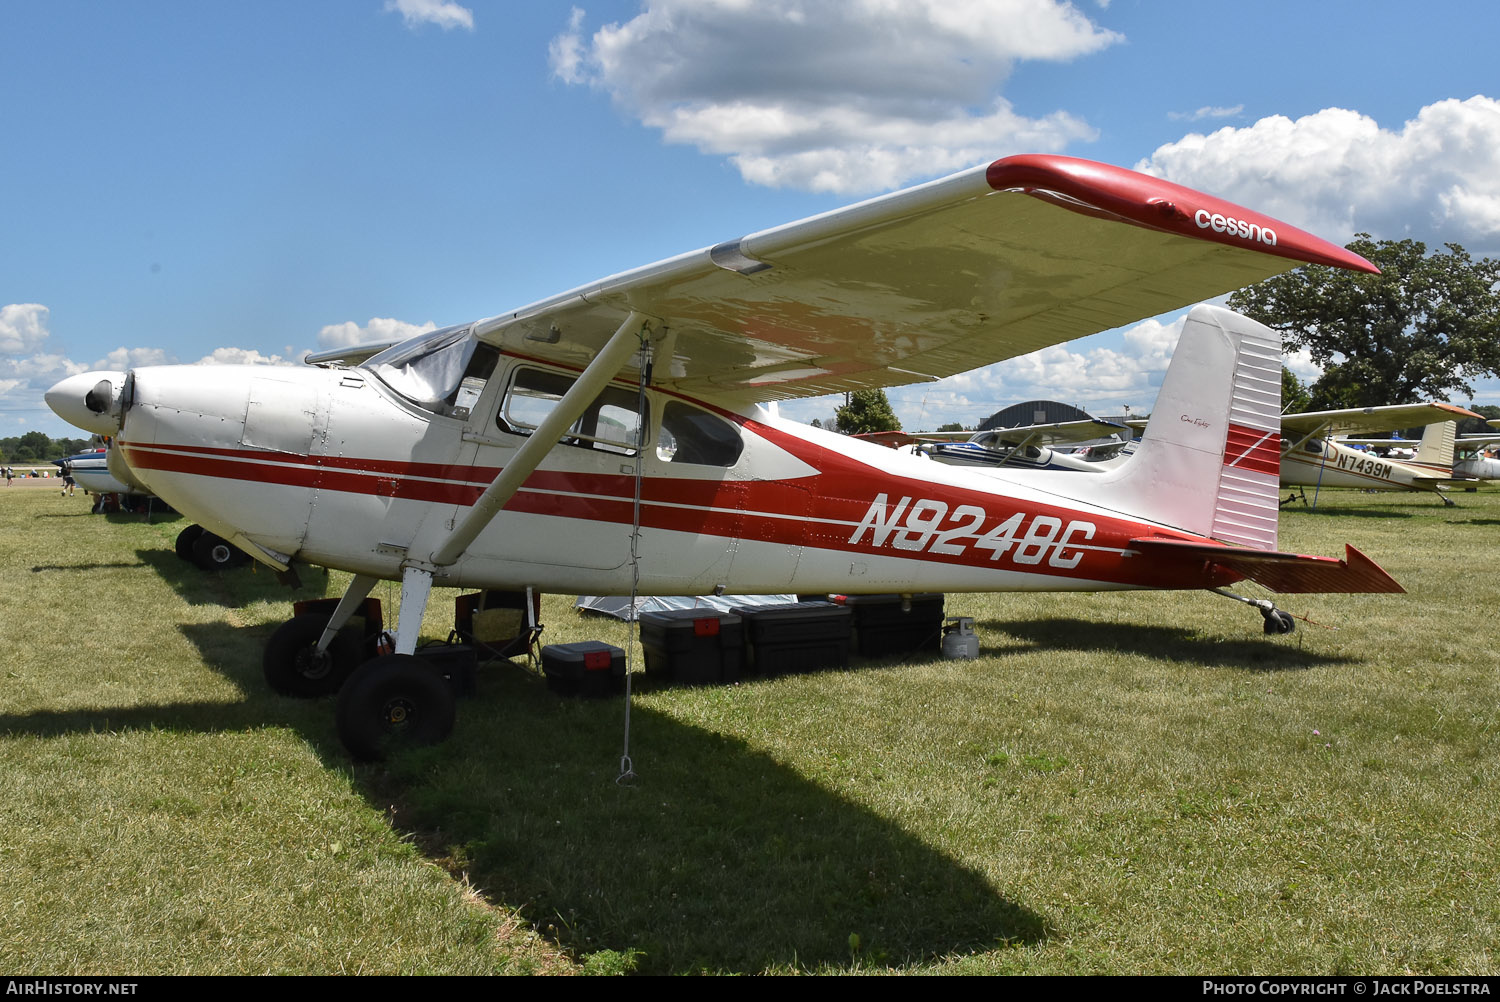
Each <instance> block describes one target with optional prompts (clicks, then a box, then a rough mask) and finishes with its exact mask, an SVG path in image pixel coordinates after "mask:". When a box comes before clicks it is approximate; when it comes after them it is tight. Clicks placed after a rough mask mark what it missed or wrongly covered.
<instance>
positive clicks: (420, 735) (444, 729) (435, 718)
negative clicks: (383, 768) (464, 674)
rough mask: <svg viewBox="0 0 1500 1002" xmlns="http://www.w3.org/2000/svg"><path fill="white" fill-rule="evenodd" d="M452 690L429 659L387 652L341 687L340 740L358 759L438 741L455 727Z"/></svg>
mask: <svg viewBox="0 0 1500 1002" xmlns="http://www.w3.org/2000/svg"><path fill="white" fill-rule="evenodd" d="M456 713H457V711H456V708H455V706H454V700H453V690H452V689H451V688H450V687H449V685H448V682H447V680H446V679H444V678H443V677H442V676H441V675H439V674H438V673H437V672H436V671H434V670H433V669H432V668H431V667H430V666H429V665H428V664H427V663H426V662H425V661H423V660H421V659H420V658H415V657H412V656H411V655H409V654H387V655H384V656H383V657H378V658H375V659H374V660H373V661H368V662H366V663H365V664H363V665H361V666H360V667H359V669H358V670H357V671H355V672H354V674H353V675H351V676H349V681H347V682H345V683H344V687H343V688H342V689H340V690H339V701H338V709H337V712H336V713H335V720H336V722H337V723H338V730H339V739H340V740H341V741H343V742H344V747H345V748H347V749H349V754H351V755H353V756H354V757H355V758H357V759H362V760H365V761H375V760H379V759H383V758H385V757H386V756H387V755H389V754H391V753H393V752H396V751H399V750H400V749H402V748H406V747H415V746H420V745H435V744H440V743H441V742H443V741H445V740H447V738H448V735H449V734H451V733H452V732H453V721H454V718H455V716H456Z"/></svg>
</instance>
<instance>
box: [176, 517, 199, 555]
mask: <svg viewBox="0 0 1500 1002" xmlns="http://www.w3.org/2000/svg"><path fill="white" fill-rule="evenodd" d="M201 535H203V526H201V525H190V526H188V527H187V528H186V529H183V530H182V531H181V532H179V533H178V534H177V555H178V556H179V557H181V558H182V559H183V560H186V561H187V562H188V563H190V564H192V563H197V560H196V559H195V558H194V557H193V544H194V543H196V542H197V541H198V537H199V536H201Z"/></svg>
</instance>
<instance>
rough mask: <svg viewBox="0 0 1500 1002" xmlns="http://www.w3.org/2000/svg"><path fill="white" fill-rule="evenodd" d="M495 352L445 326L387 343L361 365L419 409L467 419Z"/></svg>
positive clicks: (461, 330) (464, 332)
mask: <svg viewBox="0 0 1500 1002" xmlns="http://www.w3.org/2000/svg"><path fill="white" fill-rule="evenodd" d="M499 358H500V353H499V352H498V351H497V350H496V349H495V348H494V347H493V346H492V345H488V344H482V343H480V342H479V341H478V340H476V339H475V338H473V337H471V336H470V334H469V327H468V325H463V326H459V327H444V328H443V329H442V330H435V331H433V332H432V333H430V334H424V335H422V336H421V337H416V338H413V339H411V340H410V341H403V342H401V343H400V344H398V345H392V346H391V347H389V348H387V349H386V350H385V351H382V352H381V353H380V354H378V355H374V356H372V357H370V358H368V359H366V360H365V361H364V362H362V363H360V366H359V367H360V368H362V369H367V370H369V371H370V372H372V373H374V374H375V376H376V377H377V378H379V379H380V381H381V382H383V383H385V384H386V385H387V386H389V387H390V388H391V389H393V390H395V391H396V392H397V393H399V394H401V396H403V397H405V398H406V399H407V400H410V401H411V402H412V403H414V404H416V405H417V406H418V407H421V408H422V409H424V410H429V411H432V412H433V413H434V414H441V415H443V416H444V417H452V418H457V419H459V420H461V421H462V420H467V418H468V416H469V410H470V408H472V407H473V406H474V404H475V402H477V401H478V400H479V394H480V393H481V392H483V390H484V384H485V381H486V380H488V379H489V378H490V375H491V373H493V372H494V370H495V364H496V362H498V361H499Z"/></svg>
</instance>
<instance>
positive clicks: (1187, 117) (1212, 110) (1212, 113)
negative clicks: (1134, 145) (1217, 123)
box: [1167, 104, 1245, 122]
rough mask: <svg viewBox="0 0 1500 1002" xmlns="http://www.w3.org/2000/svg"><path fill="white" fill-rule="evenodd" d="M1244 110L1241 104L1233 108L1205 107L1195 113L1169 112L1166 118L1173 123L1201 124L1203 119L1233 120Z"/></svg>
mask: <svg viewBox="0 0 1500 1002" xmlns="http://www.w3.org/2000/svg"><path fill="white" fill-rule="evenodd" d="M1244 110H1245V106H1244V105H1243V104H1237V105H1235V106H1234V107H1233V108H1218V107H1214V106H1213V105H1206V106H1204V107H1202V108H1199V109H1198V110H1197V111H1169V112H1167V117H1168V118H1170V119H1171V120H1172V121H1174V122H1182V121H1186V122H1201V121H1203V120H1204V119H1205V118H1233V117H1234V116H1236V115H1238V114H1239V113H1240V112H1242V111H1244Z"/></svg>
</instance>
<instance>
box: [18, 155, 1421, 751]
mask: <svg viewBox="0 0 1500 1002" xmlns="http://www.w3.org/2000/svg"><path fill="white" fill-rule="evenodd" d="M1303 262H1316V263H1320V264H1326V265H1332V266H1336V267H1344V268H1351V269H1357V270H1363V271H1374V270H1375V269H1374V267H1373V266H1372V265H1370V264H1369V262H1367V261H1365V260H1364V259H1363V258H1361V257H1359V256H1357V255H1355V254H1352V253H1350V252H1348V251H1346V250H1344V249H1342V248H1339V247H1337V246H1334V245H1332V244H1330V243H1327V242H1325V241H1323V240H1321V239H1318V238H1317V237H1314V236H1311V235H1310V234H1307V233H1305V232H1302V231H1300V230H1297V229H1295V228H1293V227H1291V226H1288V225H1286V224H1284V223H1281V222H1278V221H1276V220H1274V219H1270V218H1268V217H1266V216H1263V215H1260V214H1258V213H1256V212H1253V211H1251V210H1248V209H1242V208H1240V207H1238V206H1235V205H1232V204H1230V203H1227V202H1224V201H1222V200H1220V199H1217V198H1213V197H1211V196H1208V195H1204V194H1200V193H1199V192H1196V191H1192V190H1190V189H1187V188H1184V187H1181V186H1178V185H1174V184H1171V183H1168V182H1165V181H1162V180H1159V179H1157V178H1152V177H1148V176H1144V175H1141V174H1137V173H1134V172H1131V171H1127V170H1123V169H1120V168H1116V167H1110V166H1106V165H1102V164H1096V163H1090V162H1087V161H1082V160H1076V159H1071V158H1065V157H1056V156H1015V157H1008V158H1005V159H1002V160H997V161H995V162H994V163H991V164H988V165H984V166H980V167H976V168H974V169H972V170H968V171H965V172H962V173H959V174H956V175H953V176H951V177H947V178H944V179H941V180H938V181H933V182H931V183H928V184H924V185H920V186H918V187H915V188H910V189H907V190H905V191H900V192H896V193H894V194H890V195H885V196H882V197H878V198H875V199H872V200H869V201H866V202H862V203H859V204H857V205H853V206H850V207H848V208H844V209H840V210H837V211H833V212H829V213H825V214H823V215H819V216H814V217H812V218H810V219H806V220H802V221H800V222H796V223H791V224H789V225H785V226H779V227H776V228H774V229H769V230H764V231H761V232H759V233H753V234H750V235H748V236H744V237H740V238H737V239H732V240H728V241H726V242H723V243H720V244H716V245H714V246H712V247H707V248H704V249H702V250H697V251H693V252H691V253H687V254H683V255H681V256H678V257H674V258H671V259H669V260H666V261H661V262H658V263H656V264H651V265H647V266H646V267H643V268H639V269H636V270H633V271H628V272H625V273H622V274H619V275H615V276H612V277H609V278H605V279H602V280H600V281H597V282H593V283H591V284H589V285H586V286H582V287H580V288H578V289H575V290H573V291H570V292H565V293H563V294H561V295H558V296H554V297H552V298H550V299H544V300H541V301H539V302H537V303H533V304H532V305H530V306H525V307H522V308H521V309H517V310H515V311H513V312H508V313H503V314H500V315H498V316H494V317H490V318H488V319H484V320H478V321H475V322H473V323H468V324H464V325H462V326H458V327H450V328H447V329H445V330H439V331H434V332H432V333H428V334H424V335H421V336H419V337H416V338H413V339H411V340H409V341H405V342H402V343H400V344H397V345H395V346H393V347H391V348H389V349H388V350H385V351H383V352H380V353H379V354H375V355H373V356H371V357H368V358H366V359H364V360H362V361H360V363H359V364H357V365H352V366H350V365H340V364H327V365H326V366H310V367H302V368H265V367H255V368H249V367H245V368H241V367H229V366H212V365H210V366H205V365H195V366H153V367H143V368H138V369H135V370H132V371H130V372H91V373H86V374H83V375H78V376H73V377H71V378H69V379H66V380H63V381H62V382H60V383H58V384H57V385H56V386H54V387H53V388H52V389H51V390H50V391H49V392H48V394H47V400H48V403H49V404H50V405H51V406H52V408H53V409H54V410H56V411H57V412H58V414H60V415H61V416H62V417H64V418H66V419H67V420H69V421H70V422H72V423H74V424H76V425H78V426H79V427H82V428H85V429H87V430H90V431H97V432H99V433H101V434H113V435H116V436H117V439H116V440H117V442H118V444H119V447H120V449H121V451H122V453H123V455H124V457H125V459H126V460H127V461H128V463H129V466H130V469H131V471H132V472H133V475H134V476H135V477H136V478H137V479H138V480H139V481H141V482H142V483H144V484H145V485H147V486H148V487H149V489H150V490H152V491H154V492H155V493H156V494H158V495H160V496H161V497H162V498H164V499H166V500H167V501H169V502H170V503H171V504H172V505H173V506H174V507H176V508H177V509H178V510H179V511H181V512H183V513H184V514H186V515H188V516H189V517H191V518H192V519H193V520H194V521H196V522H198V523H199V524H201V525H203V526H204V527H205V528H206V529H207V530H208V531H211V532H213V533H216V534H218V535H220V536H222V537H223V538H225V539H227V540H229V541H231V542H233V543H234V544H235V545H236V546H238V547H240V548H241V549H243V550H244V551H245V552H246V553H248V554H250V555H251V556H252V557H254V558H255V559H256V560H258V561H260V562H261V563H263V564H266V565H268V566H270V567H273V568H276V569H277V570H279V571H289V569H290V568H291V566H292V564H293V562H294V561H302V562H307V563H312V564H321V565H325V566H328V567H333V568H339V569H343V570H346V571H349V572H352V573H353V574H354V579H353V582H352V583H351V585H350V586H349V589H348V591H347V593H346V594H345V596H344V598H343V600H342V601H341V602H340V603H339V605H338V608H337V610H336V611H335V612H334V613H333V614H332V616H331V617H330V616H327V615H310V616H308V617H298V618H294V619H292V620H289V621H288V622H287V623H286V624H285V625H284V626H283V627H282V628H281V629H280V630H279V631H278V632H277V634H276V635H275V636H274V637H273V638H272V640H271V642H270V643H269V644H268V647H267V656H266V668H267V675H268V677H269V678H270V679H271V681H272V682H273V684H275V685H277V686H278V687H280V688H282V689H283V690H292V691H304V692H316V691H319V690H327V691H332V690H333V689H336V688H339V686H340V683H342V689H341V690H340V697H339V719H340V728H341V731H343V730H344V726H345V722H346V720H354V721H356V722H358V721H364V722H365V723H372V722H373V726H376V727H377V728H381V729H386V730H390V731H395V732H399V731H400V729H402V728H413V729H416V733H417V735H418V736H419V737H421V738H423V739H437V738H440V737H441V736H443V735H446V733H447V730H448V728H449V727H450V726H451V724H452V721H453V708H452V702H451V696H447V695H446V688H445V686H444V685H443V684H442V682H441V680H435V676H434V675H433V673H432V672H431V671H429V670H427V668H426V666H425V665H424V663H423V662H422V661H421V660H420V659H419V658H417V657H416V656H414V653H413V652H414V650H415V647H416V643H417V635H418V630H419V627H420V624H421V619H422V612H423V609H424V607H425V605H426V602H427V597H428V593H429V590H430V588H431V586H432V585H433V584H438V585H444V586H460V587H479V588H509V589H519V588H523V587H528V586H532V587H536V588H540V589H544V590H552V591H560V592H566V593H572V594H577V593H588V594H630V593H632V592H638V593H640V594H667V595H687V594H700V595H701V594H709V593H713V592H721V593H726V592H727V593H742V594H752V593H760V592H800V593H814V592H838V593H876V592H885V593H889V592H900V593H910V592H919V591H947V590H954V591H1007V590H1072V591H1099V590H1106V589H1131V588H1179V589H1220V588H1222V587H1223V586H1226V585H1229V584H1232V583H1234V582H1236V581H1239V580H1242V579H1246V578H1249V579H1251V580H1254V581H1257V582H1259V583H1260V584H1262V585H1265V586H1267V587H1268V588H1270V589H1272V590H1275V591H1281V592H1391V591H1400V590H1401V588H1400V586H1399V585H1398V584H1397V583H1396V582H1395V581H1394V580H1392V579H1391V578H1390V577H1389V576H1388V575H1387V574H1386V573H1385V572H1384V571H1382V570H1381V569H1380V568H1379V567H1377V566H1376V565H1375V564H1374V563H1373V562H1371V561H1370V560H1369V559H1367V558H1365V557H1364V556H1363V555H1361V554H1360V553H1359V552H1358V551H1356V550H1354V549H1353V548H1348V550H1347V554H1346V559H1344V560H1337V559H1333V558H1326V557H1314V556H1300V555H1295V554H1287V553H1278V552H1276V519H1277V501H1278V496H1277V469H1278V460H1279V449H1278V438H1279V432H1280V423H1279V414H1278V411H1279V400H1280V392H1279V391H1280V374H1281V373H1280V342H1279V340H1278V338H1277V337H1276V335H1275V334H1274V333H1273V332H1271V331H1269V330H1267V329H1266V328H1264V327H1262V326H1260V325H1259V324H1256V323H1254V322H1252V321H1249V320H1247V319H1245V318H1243V317H1240V316H1238V315H1237V314H1233V313H1230V312H1228V311H1226V310H1221V309H1215V308H1209V307H1200V308H1199V309H1198V310H1197V311H1195V312H1194V313H1193V315H1192V317H1191V318H1190V320H1189V321H1188V323H1187V326H1186V329H1185V330H1184V333H1183V335H1182V338H1181V341H1180V342H1179V346H1178V349H1177V357H1176V358H1174V362H1173V365H1172V369H1171V372H1170V373H1169V375H1168V379H1167V381H1166V383H1164V385H1163V390H1162V393H1163V396H1162V398H1161V399H1159V400H1158V403H1157V406H1156V407H1155V409H1154V416H1153V421H1152V427H1151V429H1150V432H1149V434H1148V435H1147V436H1146V439H1145V441H1144V442H1143V443H1142V445H1141V447H1140V449H1139V451H1138V452H1137V453H1136V454H1135V456H1134V457H1132V458H1131V460H1130V461H1129V462H1128V463H1125V464H1123V465H1122V466H1120V467H1119V468H1118V469H1115V470H1112V471H1110V472H1108V473H1105V474H1102V475H1098V476H1078V475H1076V474H1069V473H1058V474H1049V473H1046V472H1031V473H1029V474H1028V475H1027V476H1026V477H1025V479H1024V480H1020V479H1017V480H1008V479H1006V478H1005V477H1003V476H999V475H997V473H996V472H995V471H983V470H976V469H971V468H964V467H956V466H943V465H940V464H937V463H933V462H930V461H928V460H925V459H922V458H919V457H912V456H906V455H902V454H900V453H897V452H893V451H892V450H890V449H886V448H882V447H881V446H878V445H873V444H866V443H860V442H856V441H853V440H851V439H848V438H844V437H841V436H837V435H834V434H832V433H828V432H822V431H819V430H816V429H812V428H809V427H807V426H805V425H801V424H797V423H795V422H791V421H787V420H783V419H781V418H779V417H778V416H777V415H776V413H775V411H774V408H767V407H763V406H761V403H762V402H763V401H775V400H777V399H788V398H796V397H808V396H817V395H822V394H828V393H833V392H838V391H843V390H849V389H856V388H861V387H878V386H893V385H899V384H903V383H911V382H916V381H929V380H935V379H938V378H941V377H944V376H948V375H952V374H954V373H958V372H961V371H965V370H968V369H971V368H974V367H975V366H976V365H983V364H988V363H990V362H994V361H998V360H1000V359H1005V358H1010V357H1013V356H1017V355H1021V354H1024V353H1027V352H1031V351H1035V350H1036V349H1038V348H1041V347H1044V346H1047V345H1051V344H1056V343H1059V342H1062V341H1066V340H1069V339H1072V338H1076V337H1079V336H1082V335H1086V334H1092V333H1095V332H1097V331H1102V330H1107V329H1110V328H1114V327H1118V326H1120V325H1123V324H1127V323H1130V322H1133V321H1136V320H1139V319H1141V318H1144V317H1150V316H1154V315H1156V314H1159V313H1162V312H1164V311H1167V310H1170V309H1174V308H1179V307H1182V306H1184V305H1187V304H1191V303H1195V302H1199V301H1201V300H1203V299H1206V298H1208V297H1211V296H1215V295H1219V294H1221V293H1224V292H1226V291H1228V290H1231V289H1237V288H1239V287H1241V286H1243V285H1246V284H1248V283H1251V282H1255V281H1259V280H1260V279H1263V278H1265V277H1267V276H1270V275H1273V274H1276V273H1278V272H1281V271H1284V270H1286V269H1288V268H1292V267H1295V266H1297V265H1298V264H1301V263H1303ZM352 360H353V359H352V358H351V359H346V361H352ZM381 579H387V580H400V581H401V582H402V597H401V606H400V611H399V616H398V620H397V629H396V639H395V653H394V654H388V655H384V656H380V657H376V658H374V659H372V660H369V661H366V662H364V663H363V664H361V663H360V661H361V657H360V656H359V655H351V654H350V653H349V652H348V651H347V650H346V649H345V648H344V647H342V646H341V645H340V644H337V643H335V639H336V636H337V635H338V631H339V629H340V627H341V626H342V625H343V623H344V622H346V621H347V619H348V618H349V617H350V615H351V614H352V613H353V612H354V611H355V609H356V608H357V607H358V606H360V604H361V602H362V599H363V598H364V596H366V595H367V594H368V593H369V592H370V590H371V589H372V588H373V586H374V585H375V583H376V582H377V581H379V580H381ZM1244 601H1249V600H1244ZM1253 604H1257V605H1259V606H1260V607H1261V611H1262V614H1263V615H1264V616H1265V617H1266V626H1267V630H1268V631H1270V632H1285V631H1286V630H1288V629H1290V628H1291V625H1292V623H1291V619H1290V617H1289V616H1287V615H1286V614H1285V613H1283V612H1281V611H1280V610H1276V609H1274V608H1273V607H1272V606H1271V605H1270V603H1269V602H1265V601H1263V600H1261V601H1258V602H1255V603H1253Z"/></svg>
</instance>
